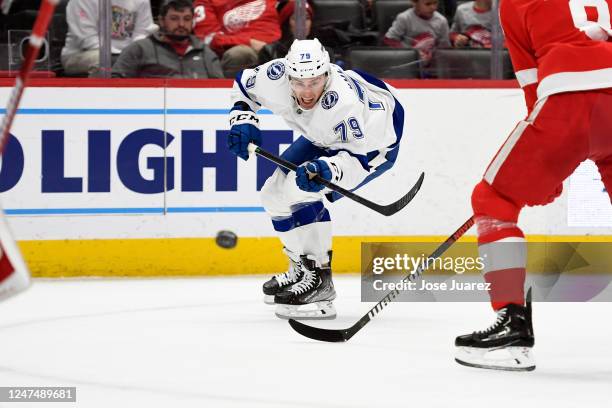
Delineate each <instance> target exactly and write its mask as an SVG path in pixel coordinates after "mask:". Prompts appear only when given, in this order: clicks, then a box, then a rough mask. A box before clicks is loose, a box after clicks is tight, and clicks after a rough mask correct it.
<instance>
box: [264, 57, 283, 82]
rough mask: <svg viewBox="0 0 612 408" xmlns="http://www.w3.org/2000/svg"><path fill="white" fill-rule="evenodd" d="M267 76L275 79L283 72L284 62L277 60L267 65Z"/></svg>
mask: <svg viewBox="0 0 612 408" xmlns="http://www.w3.org/2000/svg"><path fill="white" fill-rule="evenodd" d="M267 73H268V78H270V79H271V80H273V81H275V80H277V79H279V78H281V77H282V76H283V75H284V74H285V64H283V63H282V62H280V61H277V62H275V63H273V64H272V65H270V66H269V67H268V72H267Z"/></svg>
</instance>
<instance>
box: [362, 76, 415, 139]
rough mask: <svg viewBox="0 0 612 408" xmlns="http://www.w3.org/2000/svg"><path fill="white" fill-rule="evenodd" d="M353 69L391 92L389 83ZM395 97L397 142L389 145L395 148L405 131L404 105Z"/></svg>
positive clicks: (394, 126) (394, 112)
mask: <svg viewBox="0 0 612 408" xmlns="http://www.w3.org/2000/svg"><path fill="white" fill-rule="evenodd" d="M353 71H354V72H356V73H357V74H359V75H360V76H361V77H362V78H363V79H365V80H366V81H367V82H369V83H370V84H372V85H374V86H377V87H379V88H381V89H384V90H385V91H387V92H389V93H391V91H390V90H389V88H388V87H387V84H385V83H384V82H383V81H381V80H380V79H378V78H376V77H375V76H372V75H370V74H368V73H367V72H363V71H360V70H357V69H354V70H353ZM391 95H393V94H391ZM393 99H395V109H393V130H394V131H395V137H396V139H395V143H394V144H392V145H391V146H389V147H390V148H393V147H395V146H397V145H398V144H399V142H400V141H401V140H402V136H403V133H404V107H403V106H402V104H401V103H399V101H398V100H397V99H396V98H395V97H393Z"/></svg>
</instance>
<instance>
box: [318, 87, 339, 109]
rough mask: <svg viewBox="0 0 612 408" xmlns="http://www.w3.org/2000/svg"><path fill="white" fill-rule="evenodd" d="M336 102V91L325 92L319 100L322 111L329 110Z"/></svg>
mask: <svg viewBox="0 0 612 408" xmlns="http://www.w3.org/2000/svg"><path fill="white" fill-rule="evenodd" d="M337 102H338V93H337V92H336V91H329V92H326V93H325V95H323V97H322V98H321V106H322V107H323V109H331V108H333V107H334V105H335V104H336V103H337Z"/></svg>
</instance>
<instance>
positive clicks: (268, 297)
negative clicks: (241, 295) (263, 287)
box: [264, 295, 276, 305]
mask: <svg viewBox="0 0 612 408" xmlns="http://www.w3.org/2000/svg"><path fill="white" fill-rule="evenodd" d="M264 303H265V304H266V305H275V304H276V303H275V302H274V295H264Z"/></svg>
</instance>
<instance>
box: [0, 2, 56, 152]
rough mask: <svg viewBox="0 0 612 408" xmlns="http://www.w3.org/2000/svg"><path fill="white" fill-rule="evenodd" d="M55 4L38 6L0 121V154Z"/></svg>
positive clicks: (48, 3) (44, 3)
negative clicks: (26, 45)
mask: <svg viewBox="0 0 612 408" xmlns="http://www.w3.org/2000/svg"><path fill="white" fill-rule="evenodd" d="M57 3H59V0H43V2H42V3H41V5H40V10H38V16H37V17H36V21H35V22H34V28H32V34H31V35H30V39H29V41H28V48H27V50H26V55H25V58H24V60H23V63H22V64H21V68H20V69H19V74H18V75H17V78H15V86H14V87H13V92H12V93H11V96H10V98H9V101H8V104H7V106H6V113H5V114H4V118H3V119H2V133H1V134H0V154H2V152H3V151H4V147H5V145H6V143H7V141H8V134H9V131H10V130H11V125H12V124H13V119H15V113H16V112H17V107H18V106H19V102H20V101H21V96H22V95H23V91H24V89H25V87H26V82H27V80H28V74H29V73H30V71H31V70H32V67H33V66H34V62H35V60H36V57H37V56H38V51H39V50H40V47H41V46H42V45H43V42H44V37H45V34H46V33H47V28H48V27H49V22H50V21H51V17H53V11H54V10H55V6H56V5H57Z"/></svg>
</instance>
